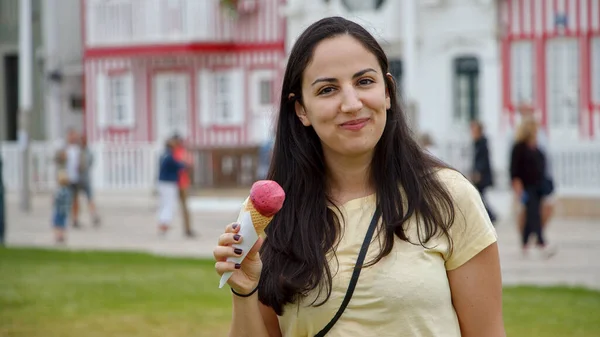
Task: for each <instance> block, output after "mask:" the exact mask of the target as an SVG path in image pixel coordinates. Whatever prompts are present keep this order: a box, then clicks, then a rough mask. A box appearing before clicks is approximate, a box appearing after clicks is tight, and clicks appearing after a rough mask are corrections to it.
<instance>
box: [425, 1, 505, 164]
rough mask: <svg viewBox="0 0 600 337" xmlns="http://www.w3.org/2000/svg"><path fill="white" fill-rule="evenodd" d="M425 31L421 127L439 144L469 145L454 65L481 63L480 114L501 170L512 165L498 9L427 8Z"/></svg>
mask: <svg viewBox="0 0 600 337" xmlns="http://www.w3.org/2000/svg"><path fill="white" fill-rule="evenodd" d="M417 24H418V31H419V46H418V54H419V57H418V58H419V62H420V63H419V65H418V69H419V70H418V74H419V80H420V82H419V84H418V88H417V89H416V91H417V97H418V100H419V126H420V128H421V131H423V132H428V133H430V134H432V135H435V138H436V139H435V140H436V141H437V142H443V141H444V140H446V139H449V140H463V139H468V137H469V129H468V125H466V124H464V122H463V123H461V122H459V121H456V120H455V119H454V117H453V114H454V100H453V79H454V65H453V61H454V59H455V58H456V57H460V56H473V57H476V58H477V59H478V60H479V70H480V73H479V81H480V82H479V89H480V93H479V94H480V96H479V113H480V119H481V121H482V122H483V124H484V126H485V131H486V133H487V136H488V139H489V141H490V146H491V149H490V150H491V151H492V155H493V158H492V161H493V164H494V166H495V167H496V169H497V170H504V169H505V167H506V165H507V151H508V145H507V139H506V135H505V134H504V133H502V132H501V131H500V130H501V125H500V120H501V106H502V104H501V77H500V76H501V68H500V66H501V59H500V50H499V47H500V46H499V41H498V40H497V33H496V8H495V5H494V4H493V3H492V2H490V3H489V4H484V1H474V0H453V1H452V5H450V1H445V4H443V5H440V6H437V7H427V8H424V7H421V10H420V13H419V17H418V20H417Z"/></svg>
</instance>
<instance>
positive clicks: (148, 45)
mask: <svg viewBox="0 0 600 337" xmlns="http://www.w3.org/2000/svg"><path fill="white" fill-rule="evenodd" d="M282 4H283V1H282V0H262V1H256V0H238V1H223V0H204V1H197V0H147V1H144V2H137V1H133V0H121V1H108V2H107V1H100V0H83V8H84V12H83V13H84V38H83V40H84V65H85V83H84V87H85V89H84V90H85V97H86V99H85V110H86V114H85V122H84V123H85V126H84V128H85V132H86V134H87V135H88V139H89V140H90V142H95V143H110V144H114V143H136V142H145V143H147V142H156V143H162V142H164V140H166V139H167V138H168V137H170V136H172V135H173V134H179V135H180V136H182V137H184V139H186V140H187V143H188V144H190V145H191V146H196V147H235V146H247V145H256V144H259V143H262V142H263V141H265V140H266V139H267V138H268V137H269V136H270V134H271V125H272V117H273V111H274V107H275V105H276V102H277V101H278V97H277V93H278V84H279V83H280V82H281V76H282V69H283V66H284V60H285V50H284V38H285V27H284V18H283V17H282V16H281V15H280V14H279V9H280V7H281V6H282Z"/></svg>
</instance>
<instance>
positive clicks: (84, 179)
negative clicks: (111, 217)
mask: <svg viewBox="0 0 600 337" xmlns="http://www.w3.org/2000/svg"><path fill="white" fill-rule="evenodd" d="M80 144H81V154H80V158H79V159H80V163H79V173H80V176H79V184H78V186H79V189H80V190H81V191H82V192H83V193H84V194H85V197H86V200H87V204H88V210H89V212H90V216H91V218H92V223H93V225H94V227H98V226H100V216H99V215H98V211H97V209H96V204H95V202H94V194H93V189H92V177H91V170H92V166H93V164H94V155H93V153H92V151H91V150H90V148H89V147H88V143H87V137H86V136H82V137H81V142H80Z"/></svg>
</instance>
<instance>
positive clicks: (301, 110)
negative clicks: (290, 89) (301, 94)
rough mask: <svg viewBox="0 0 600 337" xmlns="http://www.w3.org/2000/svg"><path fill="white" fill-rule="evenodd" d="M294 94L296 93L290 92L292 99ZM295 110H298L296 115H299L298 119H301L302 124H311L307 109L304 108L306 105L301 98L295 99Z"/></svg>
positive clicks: (289, 97)
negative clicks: (301, 101)
mask: <svg viewBox="0 0 600 337" xmlns="http://www.w3.org/2000/svg"><path fill="white" fill-rule="evenodd" d="M294 96H295V95H294V94H290V95H289V96H288V99H292V98H293V97H294ZM294 110H295V111H296V116H298V119H300V122H301V123H302V125H304V126H310V121H309V120H308V117H307V116H306V110H305V109H304V106H303V105H302V104H301V103H300V101H299V100H296V101H294Z"/></svg>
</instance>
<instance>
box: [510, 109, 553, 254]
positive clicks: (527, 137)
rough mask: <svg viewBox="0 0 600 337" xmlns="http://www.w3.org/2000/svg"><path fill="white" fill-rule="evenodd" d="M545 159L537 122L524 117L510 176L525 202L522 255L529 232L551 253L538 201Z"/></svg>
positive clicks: (527, 241)
mask: <svg viewBox="0 0 600 337" xmlns="http://www.w3.org/2000/svg"><path fill="white" fill-rule="evenodd" d="M545 168H546V161H545V158H544V154H543V153H542V152H541V151H540V150H539V148H538V147H537V124H536V123H535V121H534V120H533V119H529V120H525V121H523V123H522V124H521V126H520V127H519V130H518V131H517V137H516V141H515V144H514V146H513V148H512V152H511V160H510V177H511V181H512V187H513V190H514V192H515V195H516V196H517V198H518V199H519V200H520V201H521V203H522V204H524V205H525V226H524V227H523V231H522V236H521V240H522V241H521V244H522V248H523V254H524V255H526V254H527V245H528V243H529V237H530V236H531V234H535V235H536V237H537V246H538V248H539V249H540V251H541V252H542V254H543V255H544V256H545V257H551V256H552V255H554V253H555V252H554V250H553V249H550V248H548V246H547V244H546V241H545V239H544V233H543V228H542V216H541V212H540V202H541V199H542V188H541V187H542V182H543V180H544V172H545Z"/></svg>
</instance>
